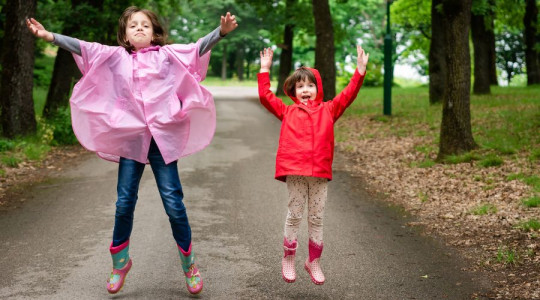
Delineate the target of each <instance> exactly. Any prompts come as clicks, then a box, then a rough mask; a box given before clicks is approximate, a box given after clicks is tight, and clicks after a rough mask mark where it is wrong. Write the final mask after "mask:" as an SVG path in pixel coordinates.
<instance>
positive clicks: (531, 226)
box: [516, 219, 540, 231]
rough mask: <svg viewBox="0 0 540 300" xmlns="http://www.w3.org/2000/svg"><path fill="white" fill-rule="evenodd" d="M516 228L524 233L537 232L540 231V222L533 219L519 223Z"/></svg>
mask: <svg viewBox="0 0 540 300" xmlns="http://www.w3.org/2000/svg"><path fill="white" fill-rule="evenodd" d="M516 228H519V229H521V230H523V231H536V230H540V222H539V221H538V220H537V219H531V220H529V221H524V222H521V223H519V224H518V225H517V226H516Z"/></svg>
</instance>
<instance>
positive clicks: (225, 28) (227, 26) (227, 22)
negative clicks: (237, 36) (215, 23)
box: [220, 12, 238, 36]
mask: <svg viewBox="0 0 540 300" xmlns="http://www.w3.org/2000/svg"><path fill="white" fill-rule="evenodd" d="M220 25H221V31H220V34H221V36H225V35H227V34H228V33H229V32H231V31H233V30H235V29H236V27H238V23H236V16H235V15H231V13H230V12H227V14H226V15H225V16H221V24H220Z"/></svg>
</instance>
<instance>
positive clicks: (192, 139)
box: [70, 41, 216, 163]
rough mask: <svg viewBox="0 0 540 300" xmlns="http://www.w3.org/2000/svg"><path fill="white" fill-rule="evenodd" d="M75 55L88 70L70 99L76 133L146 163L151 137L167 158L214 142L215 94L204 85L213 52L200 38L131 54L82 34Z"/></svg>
mask: <svg viewBox="0 0 540 300" xmlns="http://www.w3.org/2000/svg"><path fill="white" fill-rule="evenodd" d="M79 42H80V45H81V53H82V55H81V56H79V55H75V54H74V58H75V61H76V63H77V66H78V67H79V69H80V71H81V72H82V74H83V77H82V78H81V80H79V82H78V83H77V84H76V85H75V87H74V88H73V94H72V96H71V99H70V104H71V118H72V126H73V131H74V132H75V135H76V136H77V139H78V140H79V142H80V143H81V145H83V146H84V147H85V148H87V149H88V150H91V151H94V152H96V153H97V154H98V155H99V156H100V157H101V158H103V159H107V160H111V161H115V162H118V161H119V158H120V157H125V158H129V159H133V160H136V161H138V162H141V163H147V156H148V150H149V147H150V141H151V139H152V137H153V138H154V140H155V141H156V144H157V146H158V148H159V150H160V151H161V154H162V155H163V159H164V160H165V163H170V162H172V161H175V160H177V159H179V158H180V157H183V156H187V155H190V154H193V153H195V152H197V151H200V150H202V149H204V148H205V147H206V146H208V145H209V144H210V142H211V141H212V138H213V136H214V132H215V126H216V113H215V107H214V100H213V98H212V95H211V94H210V92H209V91H208V90H206V89H205V88H204V87H203V86H201V85H200V81H202V80H204V78H205V77H206V72H207V69H208V62H209V60H210V52H207V53H206V54H205V55H203V56H199V42H197V43H193V44H187V45H182V44H174V45H166V46H163V47H159V46H155V47H148V48H146V49H142V50H140V51H139V52H136V53H132V54H130V53H128V52H127V51H126V50H125V49H124V48H122V47H111V46H105V45H101V44H98V43H88V42H85V41H79Z"/></svg>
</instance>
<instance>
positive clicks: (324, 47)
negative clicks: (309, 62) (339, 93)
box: [312, 0, 336, 99]
mask: <svg viewBox="0 0 540 300" xmlns="http://www.w3.org/2000/svg"><path fill="white" fill-rule="evenodd" d="M312 5H313V17H314V19H315V36H316V37H317V41H316V42H315V69H317V70H319V73H320V74H321V79H322V84H323V87H324V99H333V98H334V97H335V96H336V63H335V60H336V59H335V56H334V53H335V49H334V27H333V25H332V15H331V14H330V6H329V5H328V0H313V2H312Z"/></svg>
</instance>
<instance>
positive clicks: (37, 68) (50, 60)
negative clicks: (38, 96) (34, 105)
mask: <svg viewBox="0 0 540 300" xmlns="http://www.w3.org/2000/svg"><path fill="white" fill-rule="evenodd" d="M54 59H55V58H54V57H52V56H48V55H43V56H40V57H36V60H35V63H34V86H35V87H39V88H48V87H49V84H50V83H51V76H52V72H53V68H54Z"/></svg>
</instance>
